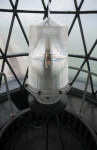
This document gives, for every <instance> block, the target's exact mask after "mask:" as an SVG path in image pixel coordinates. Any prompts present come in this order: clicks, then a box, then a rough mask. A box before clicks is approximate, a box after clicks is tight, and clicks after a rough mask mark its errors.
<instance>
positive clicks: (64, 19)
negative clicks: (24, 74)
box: [51, 14, 74, 30]
mask: <svg viewBox="0 0 97 150" xmlns="http://www.w3.org/2000/svg"><path fill="white" fill-rule="evenodd" d="M51 18H53V19H54V20H55V21H58V22H59V23H61V24H63V25H65V26H68V30H69V28H70V26H71V23H72V21H73V18H74V15H72V14H71V15H69V14H68V15H66V14H51Z"/></svg>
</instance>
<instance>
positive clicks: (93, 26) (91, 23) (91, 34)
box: [81, 14, 97, 56]
mask: <svg viewBox="0 0 97 150" xmlns="http://www.w3.org/2000/svg"><path fill="white" fill-rule="evenodd" d="M96 18H97V14H87V15H85V14H84V15H81V20H82V26H83V31H84V36H85V41H86V46H87V50H88V52H89V51H90V49H91V47H92V45H93V44H94V42H95V40H96V39H97V19H96ZM95 54H96V55H95V56H97V51H96V52H95ZM91 56H93V55H92V54H91Z"/></svg>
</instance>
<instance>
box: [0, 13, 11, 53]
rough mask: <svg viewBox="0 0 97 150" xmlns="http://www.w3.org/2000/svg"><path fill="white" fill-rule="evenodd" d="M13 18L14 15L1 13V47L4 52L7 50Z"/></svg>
mask: <svg viewBox="0 0 97 150" xmlns="http://www.w3.org/2000/svg"><path fill="white" fill-rule="evenodd" d="M11 18H12V13H5V12H3V13H1V12H0V47H1V49H2V51H4V50H5V46H6V41H7V37H8V33H9V27H10V23H11Z"/></svg>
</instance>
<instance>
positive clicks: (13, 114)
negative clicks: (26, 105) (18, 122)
mask: <svg viewBox="0 0 97 150" xmlns="http://www.w3.org/2000/svg"><path fill="white" fill-rule="evenodd" d="M0 75H2V76H4V80H5V86H6V92H7V97H8V101H9V105H10V110H11V113H10V116H11V117H13V116H15V112H14V111H13V106H12V102H11V97H10V93H9V88H8V83H7V78H6V74H5V73H3V72H0Z"/></svg>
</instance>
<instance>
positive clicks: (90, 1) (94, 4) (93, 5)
mask: <svg viewBox="0 0 97 150" xmlns="http://www.w3.org/2000/svg"><path fill="white" fill-rule="evenodd" d="M81 10H97V0H85V1H84V3H83V5H82V8H81Z"/></svg>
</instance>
